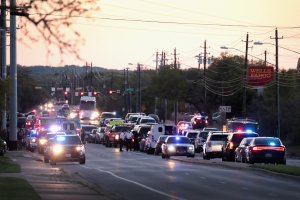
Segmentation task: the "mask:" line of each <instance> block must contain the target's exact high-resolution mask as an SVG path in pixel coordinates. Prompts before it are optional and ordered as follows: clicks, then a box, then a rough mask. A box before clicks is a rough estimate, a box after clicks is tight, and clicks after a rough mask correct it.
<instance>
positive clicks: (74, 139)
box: [55, 136, 81, 144]
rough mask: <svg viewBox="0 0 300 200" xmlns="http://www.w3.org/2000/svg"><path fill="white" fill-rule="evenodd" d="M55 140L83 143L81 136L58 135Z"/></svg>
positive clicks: (66, 142)
mask: <svg viewBox="0 0 300 200" xmlns="http://www.w3.org/2000/svg"><path fill="white" fill-rule="evenodd" d="M55 142H56V143H59V144H81V140H80V138H79V136H57V137H56V138H55Z"/></svg>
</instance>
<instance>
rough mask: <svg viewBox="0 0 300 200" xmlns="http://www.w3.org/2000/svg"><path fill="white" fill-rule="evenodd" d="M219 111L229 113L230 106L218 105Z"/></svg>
mask: <svg viewBox="0 0 300 200" xmlns="http://www.w3.org/2000/svg"><path fill="white" fill-rule="evenodd" d="M219 112H225V113H230V112H231V106H220V107H219Z"/></svg>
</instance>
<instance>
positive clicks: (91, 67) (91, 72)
mask: <svg viewBox="0 0 300 200" xmlns="http://www.w3.org/2000/svg"><path fill="white" fill-rule="evenodd" d="M92 85H93V63H92V62H91V84H90V86H91V87H92Z"/></svg>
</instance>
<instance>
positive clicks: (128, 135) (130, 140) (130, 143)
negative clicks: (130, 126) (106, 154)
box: [125, 131, 133, 151]
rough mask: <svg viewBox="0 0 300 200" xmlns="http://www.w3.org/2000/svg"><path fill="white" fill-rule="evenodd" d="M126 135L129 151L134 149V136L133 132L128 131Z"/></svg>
mask: <svg viewBox="0 0 300 200" xmlns="http://www.w3.org/2000/svg"><path fill="white" fill-rule="evenodd" d="M125 137H126V151H128V149H129V150H130V151H132V137H133V134H132V132H131V131H127V132H126V134H125Z"/></svg>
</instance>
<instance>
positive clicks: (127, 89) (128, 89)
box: [125, 88, 133, 92]
mask: <svg viewBox="0 0 300 200" xmlns="http://www.w3.org/2000/svg"><path fill="white" fill-rule="evenodd" d="M125 92H133V88H126V89H125Z"/></svg>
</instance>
